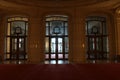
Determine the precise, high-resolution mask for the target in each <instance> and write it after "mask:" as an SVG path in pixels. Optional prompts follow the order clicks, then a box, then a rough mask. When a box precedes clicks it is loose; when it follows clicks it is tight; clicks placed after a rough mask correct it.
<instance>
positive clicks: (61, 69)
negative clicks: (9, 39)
mask: <svg viewBox="0 0 120 80" xmlns="http://www.w3.org/2000/svg"><path fill="white" fill-rule="evenodd" d="M0 80H120V64H60V65H49V64H20V65H15V64H2V65H0Z"/></svg>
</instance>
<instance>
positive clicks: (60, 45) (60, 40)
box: [57, 38, 63, 53]
mask: <svg viewBox="0 0 120 80" xmlns="http://www.w3.org/2000/svg"><path fill="white" fill-rule="evenodd" d="M57 46H58V53H62V52H63V40H62V38H58V45H57Z"/></svg>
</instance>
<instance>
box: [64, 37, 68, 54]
mask: <svg viewBox="0 0 120 80" xmlns="http://www.w3.org/2000/svg"><path fill="white" fill-rule="evenodd" d="M68 50H69V42H68V37H65V52H68Z"/></svg>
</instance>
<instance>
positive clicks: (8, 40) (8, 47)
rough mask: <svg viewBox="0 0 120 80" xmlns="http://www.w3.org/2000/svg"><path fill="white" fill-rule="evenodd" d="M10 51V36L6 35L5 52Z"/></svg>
mask: <svg viewBox="0 0 120 80" xmlns="http://www.w3.org/2000/svg"><path fill="white" fill-rule="evenodd" d="M9 52H10V37H7V53H9Z"/></svg>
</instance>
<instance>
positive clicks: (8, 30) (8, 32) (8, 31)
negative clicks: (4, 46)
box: [7, 23, 10, 35]
mask: <svg viewBox="0 0 120 80" xmlns="http://www.w3.org/2000/svg"><path fill="white" fill-rule="evenodd" d="M7 35H10V23H8V27H7Z"/></svg>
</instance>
